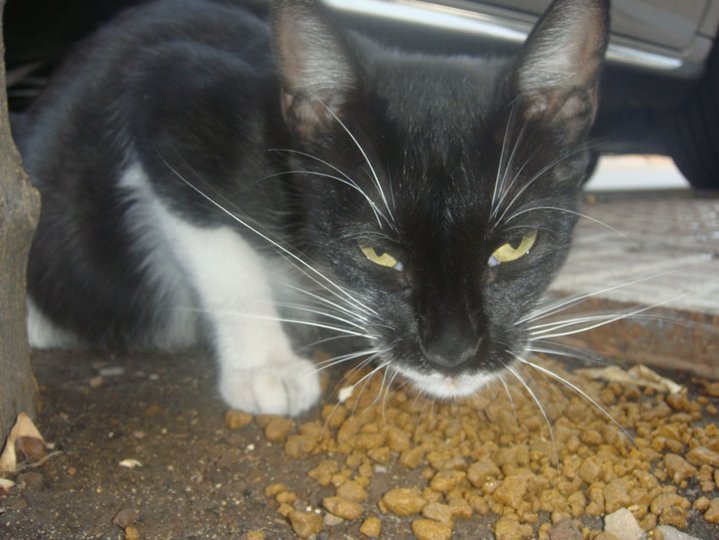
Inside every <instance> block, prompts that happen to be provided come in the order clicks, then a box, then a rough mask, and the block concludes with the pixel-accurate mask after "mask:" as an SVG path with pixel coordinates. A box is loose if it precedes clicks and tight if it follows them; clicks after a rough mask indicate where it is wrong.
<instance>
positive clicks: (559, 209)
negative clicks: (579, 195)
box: [504, 206, 631, 242]
mask: <svg viewBox="0 0 719 540" xmlns="http://www.w3.org/2000/svg"><path fill="white" fill-rule="evenodd" d="M540 210H549V211H551V212H564V213H566V214H571V215H573V216H578V217H581V218H584V219H586V220H589V221H591V222H593V223H596V224H597V225H601V226H602V227H605V228H607V229H609V230H610V231H611V232H613V233H614V234H616V235H617V236H619V237H621V238H622V239H623V240H626V241H627V242H631V239H630V238H629V236H627V235H626V234H624V233H623V232H622V231H620V230H617V229H616V228H614V227H612V226H611V225H609V223H606V222H604V221H601V220H599V219H596V218H593V217H592V216H590V215H588V214H585V213H583V212H578V211H576V210H570V209H569V208H562V207H560V206H532V207H530V208H524V209H522V210H519V211H518V212H516V213H514V214H512V215H511V216H510V217H508V218H507V219H506V220H505V221H504V222H505V223H509V222H510V221H512V220H514V219H516V218H517V217H519V216H521V215H523V214H527V213H529V212H537V211H540Z"/></svg>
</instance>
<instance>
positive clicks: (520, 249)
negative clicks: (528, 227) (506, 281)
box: [489, 231, 537, 266]
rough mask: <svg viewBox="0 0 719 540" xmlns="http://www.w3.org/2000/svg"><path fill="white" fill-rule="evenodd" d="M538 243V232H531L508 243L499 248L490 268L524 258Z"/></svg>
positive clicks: (491, 259)
mask: <svg viewBox="0 0 719 540" xmlns="http://www.w3.org/2000/svg"><path fill="white" fill-rule="evenodd" d="M536 241H537V231H531V232H528V233H526V234H524V235H522V237H521V238H518V239H517V241H515V242H507V243H506V244H502V245H501V246H499V247H498V248H497V249H496V250H495V251H494V253H492V256H491V257H490V258H489V266H497V265H500V264H504V263H508V262H512V261H516V260H517V259H521V258H522V257H524V256H525V255H526V254H527V253H529V251H530V250H531V249H532V248H533V247H534V244H535V242H536Z"/></svg>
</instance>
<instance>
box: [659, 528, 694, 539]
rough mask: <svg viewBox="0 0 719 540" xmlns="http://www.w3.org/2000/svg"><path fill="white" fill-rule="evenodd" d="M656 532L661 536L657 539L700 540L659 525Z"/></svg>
mask: <svg viewBox="0 0 719 540" xmlns="http://www.w3.org/2000/svg"><path fill="white" fill-rule="evenodd" d="M657 532H659V533H660V534H661V535H662V536H661V537H659V536H658V537H657V538H663V539H664V540H700V539H699V538H696V537H695V536H691V535H689V534H687V533H684V532H682V531H680V530H679V529H676V528H674V527H672V526H670V525H660V526H659V527H657Z"/></svg>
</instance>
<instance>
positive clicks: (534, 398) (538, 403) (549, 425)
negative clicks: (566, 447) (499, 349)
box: [504, 351, 554, 445]
mask: <svg viewBox="0 0 719 540" xmlns="http://www.w3.org/2000/svg"><path fill="white" fill-rule="evenodd" d="M507 352H509V353H510V354H513V353H511V351H507ZM504 368H505V369H506V370H507V371H509V372H510V373H511V374H512V375H514V377H515V378H516V379H517V380H518V381H519V382H520V383H521V384H522V386H524V389H525V390H526V391H527V393H528V394H529V395H530V396H531V398H532V401H534V403H535V405H536V406H537V408H538V409H539V411H540V412H541V413H542V416H543V417H544V421H545V422H546V423H547V428H549V438H550V439H551V440H552V445H554V430H553V429H552V423H551V422H550V420H549V416H548V415H547V411H545V410H544V407H543V406H542V402H541V401H540V400H539V398H538V397H537V395H536V394H535V393H534V390H532V389H531V388H530V386H529V385H528V384H527V382H526V381H525V380H524V379H523V378H522V376H521V375H520V374H519V373H518V372H517V370H516V369H514V368H513V367H512V366H508V365H505V366H504Z"/></svg>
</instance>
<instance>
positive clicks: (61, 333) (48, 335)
mask: <svg viewBox="0 0 719 540" xmlns="http://www.w3.org/2000/svg"><path fill="white" fill-rule="evenodd" d="M27 337H28V341H29V342H30V346H31V347H35V348H37V349H55V348H57V349H71V348H74V347H78V346H79V345H80V339H79V338H78V337H76V336H74V335H73V334H72V333H71V332H68V331H66V330H63V329H62V328H60V327H58V326H57V325H56V324H54V323H53V322H52V321H50V319H48V318H47V317H46V316H45V315H43V313H42V312H41V311H40V309H38V307H37V306H36V305H35V302H33V301H32V299H31V298H29V297H28V299H27Z"/></svg>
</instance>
